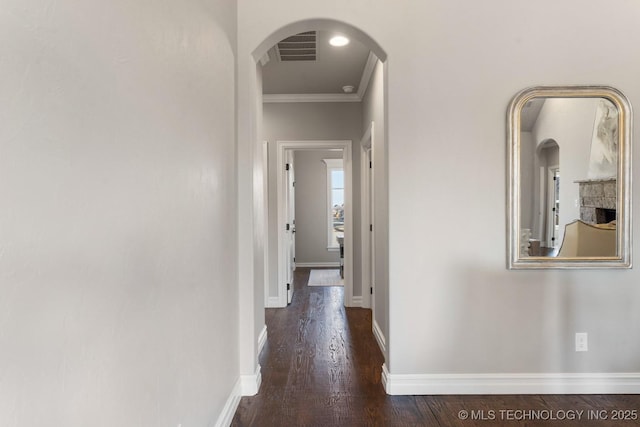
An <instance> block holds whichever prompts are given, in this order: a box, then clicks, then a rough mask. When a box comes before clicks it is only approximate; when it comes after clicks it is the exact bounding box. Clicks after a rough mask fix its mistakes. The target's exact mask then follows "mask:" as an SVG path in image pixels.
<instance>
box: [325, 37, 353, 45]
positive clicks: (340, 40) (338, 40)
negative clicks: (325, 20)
mask: <svg viewBox="0 0 640 427" xmlns="http://www.w3.org/2000/svg"><path fill="white" fill-rule="evenodd" d="M329 44H330V45H331V46H336V47H340V46H346V45H348V44H349V39H348V38H346V37H345V36H334V37H331V40H329Z"/></svg>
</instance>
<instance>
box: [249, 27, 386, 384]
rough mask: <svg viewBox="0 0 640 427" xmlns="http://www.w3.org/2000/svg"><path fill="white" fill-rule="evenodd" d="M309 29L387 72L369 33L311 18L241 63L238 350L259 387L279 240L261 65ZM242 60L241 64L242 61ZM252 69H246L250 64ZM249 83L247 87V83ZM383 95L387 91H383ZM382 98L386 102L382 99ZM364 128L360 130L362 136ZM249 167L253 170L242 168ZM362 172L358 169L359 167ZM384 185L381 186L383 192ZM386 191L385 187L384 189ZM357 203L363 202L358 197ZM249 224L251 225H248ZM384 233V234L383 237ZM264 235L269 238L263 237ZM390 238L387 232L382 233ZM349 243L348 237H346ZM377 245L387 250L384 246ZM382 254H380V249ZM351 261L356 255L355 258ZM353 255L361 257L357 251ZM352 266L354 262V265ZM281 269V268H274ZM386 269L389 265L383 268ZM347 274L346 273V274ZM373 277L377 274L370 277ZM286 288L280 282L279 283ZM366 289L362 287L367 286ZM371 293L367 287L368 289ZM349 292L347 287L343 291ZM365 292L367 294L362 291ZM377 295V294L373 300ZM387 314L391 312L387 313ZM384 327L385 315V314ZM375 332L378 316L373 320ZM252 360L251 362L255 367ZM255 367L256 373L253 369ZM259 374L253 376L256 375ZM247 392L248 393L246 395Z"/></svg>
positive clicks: (277, 33) (280, 33) (281, 32)
mask: <svg viewBox="0 0 640 427" xmlns="http://www.w3.org/2000/svg"><path fill="white" fill-rule="evenodd" d="M310 30H325V31H336V32H340V33H342V34H344V35H346V36H347V37H351V38H353V39H356V40H358V41H359V42H360V43H362V44H365V45H366V46H367V47H368V48H369V49H370V51H371V52H372V53H373V54H374V55H375V56H376V57H377V58H378V59H379V61H380V67H381V70H382V69H384V70H386V67H387V65H386V53H385V52H384V51H383V50H382V49H381V47H380V46H379V45H378V44H377V43H376V42H375V41H374V40H373V39H372V38H371V37H370V36H369V35H367V34H366V33H365V32H363V31H361V30H359V29H358V28H356V27H354V26H352V25H349V24H347V23H344V22H339V21H335V20H329V19H310V20H304V21H299V22H295V23H292V24H289V25H286V26H283V27H281V28H280V29H278V30H276V31H274V32H273V33H271V35H269V36H268V37H267V38H265V39H264V40H263V41H262V42H261V43H260V44H259V45H258V46H257V47H256V48H255V50H253V52H252V55H251V56H252V61H251V63H250V64H249V63H247V62H244V63H243V64H242V65H240V68H241V70H240V71H239V89H238V90H239V93H238V102H239V104H240V106H239V110H242V111H241V113H239V117H238V166H239V178H238V188H239V196H238V197H239V200H238V206H239V215H240V217H239V247H238V253H239V264H240V265H239V286H240V311H241V312H243V313H247V316H246V318H243V319H241V323H240V328H241V331H240V337H241V338H240V340H241V343H240V349H241V370H242V372H243V373H244V374H247V375H245V376H246V377H251V378H248V380H249V382H251V383H252V382H253V381H254V380H255V382H256V384H257V386H256V388H255V391H257V387H259V381H260V373H259V372H260V367H259V365H258V363H257V355H258V354H259V352H260V349H261V345H262V344H263V343H264V341H265V340H266V329H265V328H264V327H263V326H262V325H263V324H264V307H265V302H266V301H267V298H268V288H266V287H267V286H269V284H268V280H267V278H268V277H269V276H270V272H269V270H270V269H271V268H274V267H273V266H272V265H270V262H269V256H268V255H269V250H270V245H271V242H273V241H274V239H277V236H274V235H272V234H271V233H268V232H267V224H268V222H269V218H268V209H267V208H266V204H265V199H266V197H267V195H266V194H265V185H264V183H265V179H266V177H267V175H266V174H267V170H266V165H265V156H264V138H263V122H262V121H263V116H262V101H263V96H262V87H261V85H262V76H261V68H260V61H261V59H262V58H263V56H264V55H265V53H266V52H267V51H268V50H269V49H270V48H271V47H272V46H273V45H275V44H276V43H277V42H278V41H280V40H283V39H285V38H287V37H288V36H291V35H294V34H298V33H303V32H306V31H310ZM242 61H244V60H241V62H242ZM246 65H248V66H246ZM385 81H386V79H382V78H381V82H383V83H384V82H385ZM245 83H246V84H245ZM381 92H384V91H382V90H381ZM381 99H383V98H381ZM380 109H381V111H382V110H384V111H386V101H385V102H384V104H383V105H382V106H381V107H380ZM379 117H380V118H379V120H378V121H377V126H379V130H376V135H377V136H378V135H380V136H381V137H380V139H382V135H384V134H385V130H384V129H385V128H384V121H385V120H384V118H386V114H385V113H384V112H382V113H381V114H379ZM363 133H364V129H363V130H362V134H363ZM362 134H360V135H359V136H358V137H357V138H354V140H353V144H354V149H353V151H354V152H355V151H358V152H360V147H359V144H360V138H361V137H362ZM372 153H373V158H374V160H373V163H374V164H375V163H376V150H375V147H373V151H372ZM384 156H386V154H385V153H384V152H383V151H382V150H381V152H380V154H378V158H379V159H378V160H380V165H382V164H383V163H385V162H383V161H382V160H386V158H384ZM244 168H249V169H250V171H247V170H244ZM358 168H359V166H358ZM378 170H379V173H380V177H379V178H378V179H379V180H382V179H386V177H384V178H383V176H384V175H383V174H386V169H384V168H382V167H380V168H379V169H378ZM382 187H383V186H381V188H382ZM385 188H386V186H385ZM357 197H358V200H359V196H357ZM376 202H377V203H380V206H386V205H385V200H384V199H383V198H379V199H376ZM380 217H381V218H387V215H380ZM246 226H248V227H246ZM381 235H382V234H381ZM265 236H266V237H265ZM384 236H386V234H385V235H384ZM345 240H347V237H346V236H345ZM378 244H379V246H387V244H386V243H385V244H384V245H381V244H380V243H379V242H378ZM348 246H349V244H348V243H347V241H345V251H346V252H347V253H345V258H346V257H348V256H349V255H348V251H349V249H348ZM381 252H382V251H381ZM351 256H352V257H353V256H354V255H353V253H352V254H351ZM355 256H360V254H359V253H357V254H355ZM345 264H346V260H345ZM352 265H353V263H352ZM275 268H277V267H275ZM384 269H385V271H386V270H387V268H386V266H385V267H384ZM345 274H348V273H346V272H345ZM371 276H373V275H371ZM278 286H282V284H278ZM363 289H364V286H363ZM366 290H368V287H367V289H365V291H366ZM345 291H346V289H345ZM363 293H364V291H363ZM376 297H377V295H376V294H375V293H374V295H373V298H376ZM379 298H381V299H376V302H375V306H376V307H378V308H382V307H385V306H388V290H384V291H381V292H380V293H379ZM385 311H388V309H387V310H385ZM384 319H385V322H384V323H385V325H386V314H385V317H384ZM381 329H384V328H379V327H378V328H377V330H378V333H377V334H376V337H377V338H378V337H379V339H378V342H379V343H380V344H381V347H382V348H383V352H384V353H385V354H386V351H385V339H384V334H383V333H382V332H380V331H381ZM374 330H376V327H375V317H374ZM252 361H253V363H252ZM256 366H257V369H256V368H255V367H256ZM254 371H255V374H252V372H254ZM243 394H250V392H249V393H247V392H243Z"/></svg>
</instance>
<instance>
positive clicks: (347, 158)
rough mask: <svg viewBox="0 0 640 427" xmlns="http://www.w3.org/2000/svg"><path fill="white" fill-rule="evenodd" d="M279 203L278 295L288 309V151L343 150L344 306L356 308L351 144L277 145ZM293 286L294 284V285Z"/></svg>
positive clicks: (311, 142) (297, 142) (309, 142)
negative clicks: (286, 167) (354, 300)
mask: <svg viewBox="0 0 640 427" xmlns="http://www.w3.org/2000/svg"><path fill="white" fill-rule="evenodd" d="M276 149H277V153H278V156H277V166H276V167H277V172H276V173H277V180H278V182H277V188H278V191H277V203H278V219H277V224H278V233H277V234H278V237H277V238H278V286H277V289H278V295H277V300H278V303H279V307H286V306H287V281H286V277H287V271H286V270H287V268H286V243H287V242H286V217H287V216H286V211H285V210H286V203H285V194H286V193H285V190H286V188H285V186H286V171H285V165H286V160H285V159H286V157H285V156H286V152H287V151H288V150H336V149H338V150H342V159H343V161H344V176H345V188H344V305H345V306H347V307H350V306H352V305H353V213H352V212H353V203H352V197H353V191H352V182H353V181H352V169H353V168H352V163H351V162H352V160H351V158H352V155H351V141H346V140H337V141H335V140H331V141H276ZM291 286H293V284H292V285H291Z"/></svg>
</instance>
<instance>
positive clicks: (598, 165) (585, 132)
mask: <svg viewBox="0 0 640 427" xmlns="http://www.w3.org/2000/svg"><path fill="white" fill-rule="evenodd" d="M631 127H632V111H631V104H630V103H629V101H628V100H627V98H626V97H625V96H624V95H623V94H622V93H621V92H620V91H618V90H616V89H614V88H611V87H607V86H558V87H532V88H528V89H525V90H523V91H521V92H519V93H518V94H516V96H515V97H514V98H513V100H512V101H511V103H510V105H509V110H508V125H507V128H508V137H507V139H508V157H509V158H508V171H507V178H508V182H507V187H508V195H507V199H508V203H507V235H508V242H507V253H508V262H507V266H508V268H510V269H542V268H630V267H631Z"/></svg>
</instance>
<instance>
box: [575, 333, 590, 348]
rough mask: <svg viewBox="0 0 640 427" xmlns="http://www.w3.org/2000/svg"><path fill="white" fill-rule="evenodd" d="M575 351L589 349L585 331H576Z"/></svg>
mask: <svg viewBox="0 0 640 427" xmlns="http://www.w3.org/2000/svg"><path fill="white" fill-rule="evenodd" d="M576 351H589V341H588V335H587V333H586V332H576Z"/></svg>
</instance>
